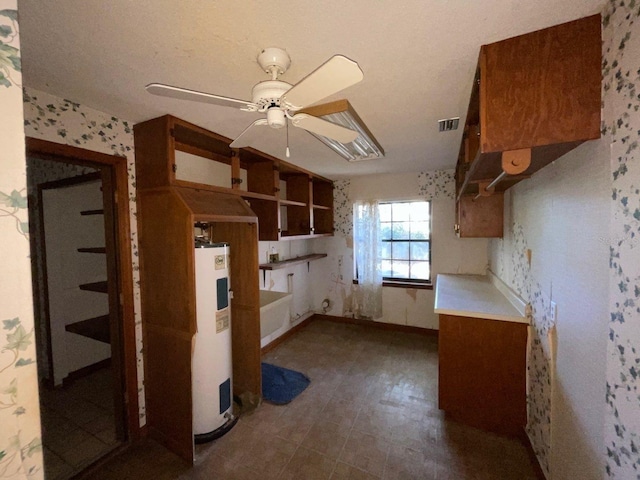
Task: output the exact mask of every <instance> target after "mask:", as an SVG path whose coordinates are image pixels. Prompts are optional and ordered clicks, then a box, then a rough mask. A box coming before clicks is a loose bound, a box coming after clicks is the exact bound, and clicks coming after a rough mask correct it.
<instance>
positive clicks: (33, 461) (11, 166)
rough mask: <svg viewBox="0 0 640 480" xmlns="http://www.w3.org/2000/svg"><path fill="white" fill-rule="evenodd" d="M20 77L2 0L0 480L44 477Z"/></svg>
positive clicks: (11, 18)
mask: <svg viewBox="0 0 640 480" xmlns="http://www.w3.org/2000/svg"><path fill="white" fill-rule="evenodd" d="M21 80H22V78H21V72H20V45H19V29H18V21H17V4H16V1H15V0H0V105H2V115H1V116H0V145H2V151H1V153H0V245H1V246H2V248H1V249H0V265H2V273H3V278H4V280H3V281H2V282H1V283H0V297H1V298H2V302H0V425H1V426H2V427H1V428H0V479H27V478H33V479H40V478H43V470H42V465H43V463H42V444H41V433H40V410H39V405H38V375H37V371H36V360H35V359H36V349H35V344H34V342H33V336H34V326H33V310H32V304H31V275H30V265H29V239H28V237H29V232H28V221H27V197H26V186H27V182H26V175H25V170H26V162H25V156H24V140H23V138H24V134H23V130H22V118H23V117H22V104H21V96H22V88H21V84H20V82H21Z"/></svg>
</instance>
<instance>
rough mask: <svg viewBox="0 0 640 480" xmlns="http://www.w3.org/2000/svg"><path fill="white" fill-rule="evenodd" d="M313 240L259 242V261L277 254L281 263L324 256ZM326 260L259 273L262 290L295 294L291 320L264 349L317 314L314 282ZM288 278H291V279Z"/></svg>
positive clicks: (266, 340)
mask: <svg viewBox="0 0 640 480" xmlns="http://www.w3.org/2000/svg"><path fill="white" fill-rule="evenodd" d="M314 248H315V244H314V241H313V240H283V241H280V242H258V261H259V262H260V263H268V262H269V255H270V254H271V253H272V252H273V253H277V254H278V256H279V259H280V260H286V259H292V258H295V257H300V256H302V255H307V254H309V253H322V252H320V251H318V250H315V251H314ZM326 261H327V260H326V259H324V258H323V259H319V260H314V261H312V262H309V265H308V266H307V263H302V264H297V265H293V266H288V267H285V268H281V269H278V270H266V271H263V270H261V271H260V289H261V290H273V291H276V292H288V291H291V293H292V294H293V296H292V301H291V311H290V321H289V322H288V323H285V325H283V327H282V328H279V329H278V330H276V331H275V332H273V333H272V334H271V335H267V336H266V337H265V338H263V339H262V342H261V343H262V346H265V345H267V344H269V343H270V342H272V341H273V340H275V339H276V338H278V337H279V336H281V335H282V334H284V333H286V332H287V331H288V330H290V329H291V328H292V327H294V326H296V325H297V324H299V323H300V322H302V321H303V320H305V319H306V318H308V317H310V316H311V315H312V314H313V313H314V312H315V311H318V309H319V308H320V304H321V303H315V302H314V295H313V292H314V286H315V282H314V279H315V278H316V275H317V272H319V271H320V270H321V268H322V264H323V263H324V262H326ZM289 275H292V277H291V280H289Z"/></svg>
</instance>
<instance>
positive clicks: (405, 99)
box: [18, 0, 604, 179]
mask: <svg viewBox="0 0 640 480" xmlns="http://www.w3.org/2000/svg"><path fill="white" fill-rule="evenodd" d="M603 4H604V0H537V1H523V0H466V1H465V0H449V1H445V0H408V1H407V0H403V1H394V2H391V1H384V0H378V1H367V0H322V1H312V0H298V1H294V0H270V1H264V0H263V1H260V0H250V1H216V0H183V1H176V0H153V1H151V0H135V1H134V0H110V1H104V0H58V1H46V2H45V1H42V0H19V2H18V10H19V15H20V18H19V20H20V37H21V44H22V59H23V75H24V84H25V85H27V86H29V87H33V88H36V89H39V90H43V91H45V92H49V93H52V94H55V95H57V96H60V97H64V98H68V99H71V100H73V101H75V102H79V103H81V104H84V105H86V106H90V107H93V108H95V109H98V110H101V111H103V112H107V113H109V114H112V115H115V116H118V117H120V118H122V119H125V120H129V121H131V122H133V123H137V122H140V121H143V120H147V119H149V118H154V117H157V116H160V115H164V114H166V113H171V114H173V115H176V116H178V117H180V118H183V119H185V120H188V121H191V122H193V123H196V124H198V125H201V126H203V127H205V128H208V129H210V130H213V131H215V132H218V133H220V134H222V135H225V136H227V137H230V138H234V137H236V136H237V135H239V134H240V132H242V130H243V129H244V128H245V127H246V126H248V125H249V124H250V123H251V122H252V121H253V120H254V119H256V118H259V116H258V115H257V114H249V113H246V112H242V111H239V110H235V109H232V108H226V107H219V106H214V105H201V104H197V103H192V102H185V101H178V100H172V99H166V98H160V97H155V96H152V95H150V94H148V93H146V92H145V90H144V86H145V85H147V84H148V83H151V82H159V83H166V84H169V85H176V86H182V87H185V88H190V89H194V90H201V91H206V92H210V93H215V94H218V95H223V96H230V97H234V98H240V99H247V100H250V99H251V88H252V87H253V85H254V84H255V83H257V82H258V81H261V80H266V79H267V75H266V74H264V73H263V72H262V71H261V70H260V68H259V67H258V64H257V63H256V62H255V58H256V56H257V54H258V53H259V52H260V51H261V50H262V49H263V48H264V47H268V46H278V47H281V48H284V49H286V50H287V51H288V52H289V55H290V56H291V59H292V65H291V68H290V69H289V71H288V72H286V74H285V75H284V76H282V77H281V79H282V80H284V81H287V82H289V83H292V84H295V83H296V82H297V81H298V80H300V79H301V78H302V77H304V76H305V75H306V74H308V73H309V72H311V71H312V70H314V69H315V68H316V67H318V66H319V65H320V64H321V63H323V62H324V61H325V60H327V59H328V58H329V57H331V56H332V55H334V54H336V53H340V54H343V55H345V56H347V57H349V58H351V59H353V60H355V61H357V62H358V63H359V65H360V67H361V68H362V70H363V71H364V80H363V81H362V82H361V83H359V84H357V85H355V86H352V87H350V88H348V89H346V90H344V91H342V92H340V93H339V94H337V95H336V96H334V97H331V98H329V99H328V100H332V99H337V98H347V99H348V100H349V101H350V102H351V104H352V106H353V107H354V108H355V109H356V111H357V112H358V114H359V115H360V117H361V118H362V119H363V120H364V121H365V123H366V124H367V126H368V127H369V128H370V130H371V131H372V132H373V134H374V135H375V136H376V138H377V139H378V141H379V142H380V143H381V144H382V146H383V148H384V149H385V151H386V157H385V158H384V159H381V160H372V161H364V162H359V163H349V162H347V161H345V160H344V159H342V158H341V157H339V156H338V155H336V154H334V153H333V152H332V151H331V150H329V149H328V148H327V147H325V146H324V145H323V144H321V143H320V142H319V141H317V140H316V139H314V138H313V137H312V136H311V135H309V134H308V133H306V132H304V131H302V130H300V129H297V128H292V129H290V147H291V152H292V155H291V158H290V159H289V161H290V162H292V163H295V164H297V165H300V166H302V167H304V168H307V169H309V170H312V171H314V172H316V173H319V174H322V175H325V176H328V177H330V178H334V179H337V178H341V177H348V176H358V175H365V174H370V173H388V172H417V171H424V170H433V169H439V168H451V167H453V166H454V165H455V161H456V157H457V152H458V146H459V142H460V138H461V131H460V130H457V131H455V132H446V133H439V132H438V125H437V121H438V120H439V119H442V118H448V117H456V116H459V117H461V118H462V119H463V120H464V116H465V115H466V109H467V102H468V98H469V94H470V91H471V82H472V79H473V73H474V70H475V66H476V62H477V58H478V52H479V48H480V45H482V44H486V43H491V42H494V41H497V40H502V39H504V38H509V37H512V36H515V35H519V34H522V33H526V32H530V31H533V30H538V29H540V28H544V27H547V26H551V25H555V24H558V23H562V22H565V21H569V20H573V19H576V18H580V17H583V16H586V15H590V14H594V13H598V12H600V11H601V10H602V6H603ZM322 103H324V102H322ZM268 134H269V135H268V136H267V138H264V139H262V140H261V141H260V142H258V143H256V144H255V145H254V146H255V148H258V149H260V150H262V151H264V152H267V153H269V154H271V155H274V156H276V157H279V158H283V159H284V148H285V134H284V131H283V130H280V131H275V130H271V129H268Z"/></svg>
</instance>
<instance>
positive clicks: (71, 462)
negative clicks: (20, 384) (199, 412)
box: [27, 139, 138, 480]
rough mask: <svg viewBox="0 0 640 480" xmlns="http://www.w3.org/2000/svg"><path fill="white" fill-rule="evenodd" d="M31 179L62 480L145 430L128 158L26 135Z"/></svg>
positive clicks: (50, 439) (57, 468)
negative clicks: (140, 417) (140, 423)
mask: <svg viewBox="0 0 640 480" xmlns="http://www.w3.org/2000/svg"><path fill="white" fill-rule="evenodd" d="M123 169H124V174H125V175H124V176H123V175H122V173H123ZM123 179H124V180H125V182H124V184H123V182H122V180H123ZM27 180H28V182H27V184H28V190H29V228H30V242H31V257H32V274H33V275H32V277H33V290H34V295H33V296H34V313H35V326H36V328H35V330H36V344H37V355H38V377H39V380H40V403H41V415H42V416H41V422H42V431H43V435H42V440H43V448H44V457H45V474H46V476H47V478H56V479H60V480H62V479H66V478H71V477H72V476H75V475H77V474H79V473H81V472H82V471H83V470H85V469H87V468H88V467H90V466H91V465H93V464H95V463H96V462H98V461H100V459H102V458H104V457H105V456H106V455H108V454H109V453H110V452H112V451H114V450H115V449H118V448H119V447H121V446H122V445H124V444H126V443H127V442H128V441H129V439H130V438H132V437H134V438H135V437H136V436H137V430H138V428H137V402H130V401H128V400H129V399H130V397H134V398H137V397H136V393H137V391H136V390H137V384H136V378H135V351H133V354H132V352H131V347H132V346H133V343H134V342H133V338H132V332H133V312H132V310H133V307H132V292H129V291H127V290H128V289H127V286H130V285H131V281H130V279H131V261H130V258H131V257H130V253H128V252H130V247H129V244H128V242H129V237H128V235H126V233H127V232H128V228H126V229H124V230H125V231H123V229H122V226H123V225H128V210H127V209H123V208H122V205H119V203H120V202H119V200H120V196H122V195H121V194H122V193H123V192H126V190H127V186H126V159H124V158H120V157H112V156H110V155H102V154H96V153H95V152H90V151H86V150H83V149H78V148H74V147H66V146H63V145H58V144H51V143H50V142H44V141H40V140H33V139H27ZM119 193H120V195H119ZM125 198H126V194H125ZM127 204H128V202H125V205H127ZM122 216H125V217H126V219H125V218H121V217H122ZM124 220H126V223H125V222H124ZM127 280H128V281H127ZM134 348H135V347H134ZM132 360H133V365H131V362H132ZM132 367H133V368H132ZM132 374H133V378H131V376H132ZM132 388H133V390H132ZM127 392H132V394H131V395H129V394H128V393H127ZM132 403H134V404H135V406H134V405H132ZM134 408H135V409H134ZM131 417H133V418H131ZM134 421H135V422H134ZM134 426H135V427H134Z"/></svg>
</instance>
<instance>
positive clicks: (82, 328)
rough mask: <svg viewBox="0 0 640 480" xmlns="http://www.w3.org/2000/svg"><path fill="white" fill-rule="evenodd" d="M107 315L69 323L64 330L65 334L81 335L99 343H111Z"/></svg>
mask: <svg viewBox="0 0 640 480" xmlns="http://www.w3.org/2000/svg"><path fill="white" fill-rule="evenodd" d="M109 318H110V317H109V315H101V316H99V317H94V318H88V319H86V320H81V321H79V322H75V323H70V324H69V325H66V326H65V327H64V329H65V330H66V331H67V332H71V333H75V334H76V335H82V336H83V337H88V338H92V339H94V340H97V341H99V342H103V343H111V332H110V326H109V322H110V320H109Z"/></svg>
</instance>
